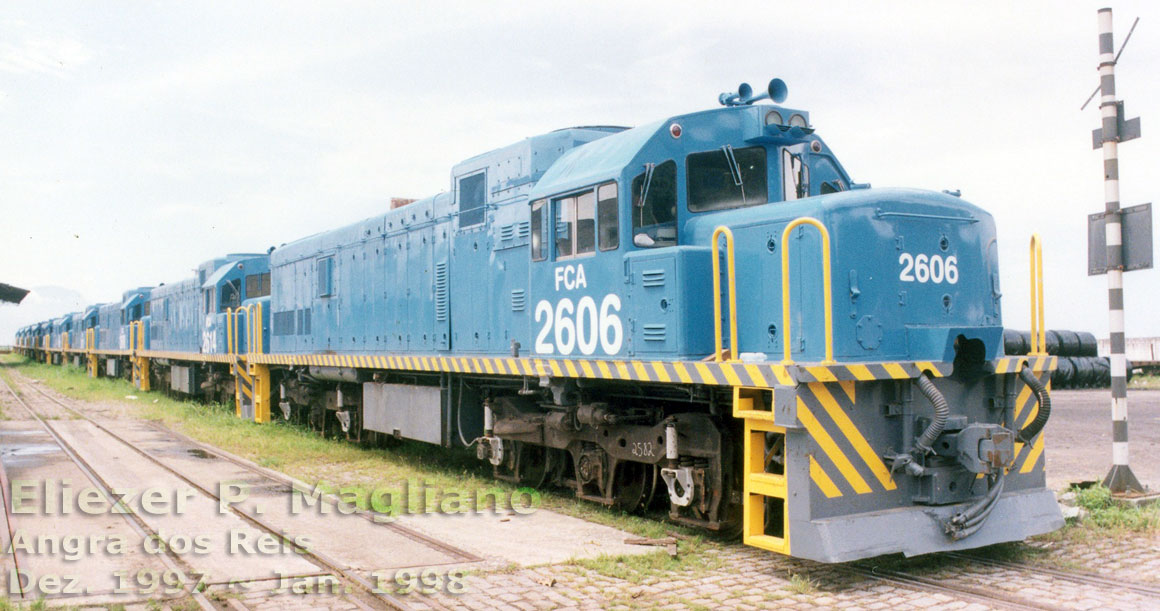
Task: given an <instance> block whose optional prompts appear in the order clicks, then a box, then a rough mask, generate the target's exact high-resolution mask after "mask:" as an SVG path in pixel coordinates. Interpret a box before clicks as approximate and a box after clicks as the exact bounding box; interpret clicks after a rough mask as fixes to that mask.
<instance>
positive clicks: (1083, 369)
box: [1003, 329, 1132, 388]
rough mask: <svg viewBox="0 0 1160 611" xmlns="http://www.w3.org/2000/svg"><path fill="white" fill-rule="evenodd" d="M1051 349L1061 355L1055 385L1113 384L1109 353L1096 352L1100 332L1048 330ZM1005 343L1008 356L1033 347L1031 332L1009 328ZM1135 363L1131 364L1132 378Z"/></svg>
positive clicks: (1075, 386) (1085, 385) (1047, 342)
mask: <svg viewBox="0 0 1160 611" xmlns="http://www.w3.org/2000/svg"><path fill="white" fill-rule="evenodd" d="M1043 339H1044V343H1045V344H1046V347H1047V353H1048V354H1052V355H1055V356H1058V357H1059V361H1058V363H1057V365H1056V369H1055V372H1054V373H1052V374H1051V385H1052V386H1053V387H1054V388H1106V387H1107V386H1108V385H1109V384H1111V380H1112V376H1111V367H1110V366H1109V365H1108V357H1106V356H1097V355H1096V349H1097V346H1096V336H1094V335H1092V334H1091V333H1088V332H1087V331H1067V330H1052V331H1047V332H1045V333H1044V338H1043ZM1003 347H1004V350H1005V351H1006V353H1007V355H1008V356H1016V355H1024V354H1027V353H1028V352H1030V351H1031V333H1029V332H1027V331H1016V330H1014V329H1006V330H1004V331H1003ZM1131 378H1132V365H1131V364H1130V363H1129V364H1128V379H1129V380H1130V379H1131Z"/></svg>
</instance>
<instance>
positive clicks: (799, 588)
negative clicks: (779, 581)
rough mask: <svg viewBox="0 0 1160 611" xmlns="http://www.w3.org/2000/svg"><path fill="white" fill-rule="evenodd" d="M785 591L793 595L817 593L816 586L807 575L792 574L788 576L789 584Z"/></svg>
mask: <svg viewBox="0 0 1160 611" xmlns="http://www.w3.org/2000/svg"><path fill="white" fill-rule="evenodd" d="M785 589H786V590H789V591H790V592H793V593H794V594H813V593H814V592H816V591H817V589H818V584H817V582H815V581H814V580H812V579H810V576H809V575H808V574H802V573H794V574H793V575H790V576H789V583H788V584H787V585H786V586H785Z"/></svg>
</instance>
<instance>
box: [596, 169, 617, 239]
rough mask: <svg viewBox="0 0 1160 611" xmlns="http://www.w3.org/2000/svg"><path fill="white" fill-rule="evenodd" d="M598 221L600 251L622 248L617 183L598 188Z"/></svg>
mask: <svg viewBox="0 0 1160 611" xmlns="http://www.w3.org/2000/svg"><path fill="white" fill-rule="evenodd" d="M596 220H597V227H598V228H599V231H600V250H616V248H617V247H618V246H620V201H619V200H618V199H617V198H616V183H614V182H610V183H606V184H603V185H600V186H599V187H597V188H596Z"/></svg>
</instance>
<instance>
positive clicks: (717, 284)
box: [713, 225, 737, 362]
mask: <svg viewBox="0 0 1160 611" xmlns="http://www.w3.org/2000/svg"><path fill="white" fill-rule="evenodd" d="M721 234H725V258H726V269H727V270H728V271H727V273H728V274H729V360H731V361H733V360H737V282H736V280H737V274H736V270H734V267H733V232H732V231H730V230H729V228H728V227H726V226H724V225H721V226H720V227H717V228H716V229H714V230H713V332H714V336H713V337H714V341H715V342H716V343H715V344H714V347H715V348H716V352H714V353H713V360H714V361H718V362H720V361H721V355H722V354H723V352H724V347H723V346H722V345H721V342H722V339H723V338H722V337H721V257H720V256H719V255H720V252H721V245H720V244H719V243H718V239H719V238H720V237H721Z"/></svg>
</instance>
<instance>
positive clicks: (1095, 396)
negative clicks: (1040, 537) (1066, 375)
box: [1044, 389, 1160, 490]
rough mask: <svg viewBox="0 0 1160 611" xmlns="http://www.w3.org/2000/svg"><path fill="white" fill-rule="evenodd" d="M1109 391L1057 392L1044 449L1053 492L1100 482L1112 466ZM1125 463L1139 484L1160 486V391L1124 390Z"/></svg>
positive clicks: (1048, 476)
mask: <svg viewBox="0 0 1160 611" xmlns="http://www.w3.org/2000/svg"><path fill="white" fill-rule="evenodd" d="M1111 401H1112V400H1111V393H1110V391H1108V390H1107V389H1102V390H1098V389H1097V390H1056V391H1053V392H1052V393H1051V420H1050V421H1048V423H1047V428H1046V429H1045V431H1046V433H1045V434H1046V435H1047V441H1046V447H1045V449H1044V453H1045V454H1046V455H1047V485H1048V486H1050V487H1051V488H1052V489H1054V490H1060V489H1061V488H1066V487H1067V486H1068V485H1069V484H1071V483H1075V482H1082V481H1091V480H1102V479H1103V477H1104V476H1105V475H1107V473H1108V469H1110V468H1111V465H1112V408H1111ZM1128 442H1129V443H1130V444H1131V445H1130V451H1131V455H1130V462H1129V464H1130V466H1131V467H1132V471H1133V472H1134V473H1135V474H1136V477H1137V478H1138V479H1139V480H1140V483H1142V484H1144V485H1145V486H1148V487H1150V488H1152V489H1153V490H1155V489H1160V390H1129V391H1128Z"/></svg>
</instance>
